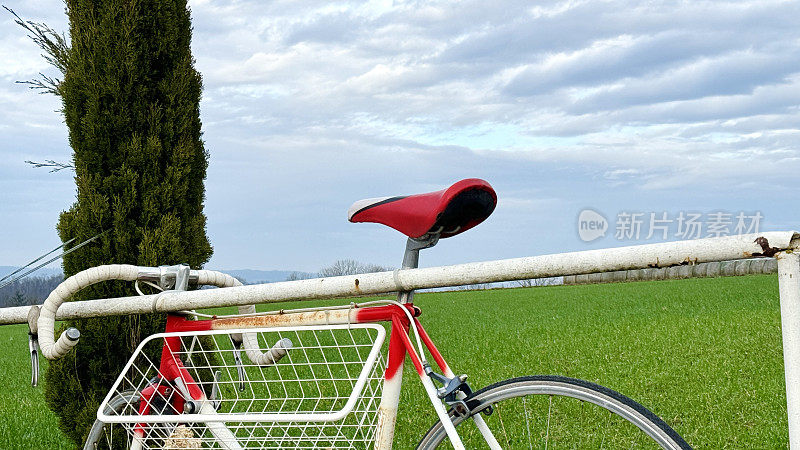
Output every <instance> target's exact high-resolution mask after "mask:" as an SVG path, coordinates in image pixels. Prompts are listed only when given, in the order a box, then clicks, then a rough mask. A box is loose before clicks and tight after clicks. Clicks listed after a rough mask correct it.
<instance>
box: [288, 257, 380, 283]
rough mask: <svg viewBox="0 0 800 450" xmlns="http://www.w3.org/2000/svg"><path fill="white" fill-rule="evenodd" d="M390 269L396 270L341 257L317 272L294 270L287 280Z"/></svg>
mask: <svg viewBox="0 0 800 450" xmlns="http://www.w3.org/2000/svg"><path fill="white" fill-rule="evenodd" d="M389 270H394V267H386V266H379V265H377V264H370V263H362V262H359V261H356V260H354V259H340V260H338V261H336V262H335V263H333V264H331V265H330V266H327V267H323V268H322V269H320V271H319V272H317V273H308V272H292V273H290V274H289V276H288V277H286V281H296V280H307V279H309V278H324V277H338V276H342V275H358V274H360V273H372V272H386V271H389Z"/></svg>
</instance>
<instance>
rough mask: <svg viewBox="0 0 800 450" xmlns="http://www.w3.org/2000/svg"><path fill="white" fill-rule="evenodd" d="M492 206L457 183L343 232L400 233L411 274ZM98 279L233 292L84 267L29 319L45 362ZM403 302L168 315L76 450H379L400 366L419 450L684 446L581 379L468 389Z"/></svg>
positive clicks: (227, 283) (193, 275)
mask: <svg viewBox="0 0 800 450" xmlns="http://www.w3.org/2000/svg"><path fill="white" fill-rule="evenodd" d="M496 201H497V197H496V194H495V192H494V190H493V189H492V188H491V186H490V185H489V184H488V183H486V182H485V181H483V180H477V179H467V180H462V181H460V182H458V183H456V184H454V185H452V186H451V187H449V188H448V189H445V190H442V191H438V192H433V193H428V194H420V195H412V196H406V197H390V198H375V199H368V200H362V201H359V202H356V203H355V204H354V205H353V207H352V208H351V209H350V213H349V218H350V221H352V222H376V223H382V224H385V225H388V226H390V227H392V228H395V229H397V230H398V231H401V232H403V233H404V234H406V235H407V236H408V243H407V245H406V250H405V255H404V258H403V266H402V267H403V269H407V268H416V267H417V265H418V261H419V251H420V250H421V249H425V248H429V247H432V246H434V245H435V244H436V243H437V242H438V240H439V239H442V238H447V237H451V236H455V235H456V234H459V233H462V232H464V231H466V230H468V229H469V228H472V227H474V226H475V225H477V224H479V223H480V222H482V221H483V220H485V219H486V218H487V217H488V216H489V215H490V214H491V213H492V211H493V210H494V207H495V204H496ZM400 270H402V269H400ZM105 280H128V281H134V282H136V283H137V286H136V288H137V290H139V284H138V283H147V284H150V285H152V286H154V287H156V288H158V289H159V290H182V289H187V288H188V287H189V286H190V285H196V286H202V285H212V286H217V287H222V288H225V287H232V286H236V285H239V284H240V283H239V282H238V281H236V280H235V279H234V278H232V277H230V276H228V275H225V274H221V273H219V272H213V271H206V270H191V269H190V268H189V267H187V266H170V267H160V268H147V267H136V266H127V265H111V266H100V267H95V268H92V269H88V270H86V271H83V272H81V273H78V274H76V275H74V276H72V277H70V278H68V279H67V280H65V281H64V283H62V284H61V285H60V286H59V287H58V288H57V289H56V290H55V291H53V293H52V294H51V295H50V296H49V297H48V299H47V301H46V302H45V304H44V306H43V307H42V309H41V314H40V316H39V318H38V333H39V341H40V343H41V351H42V353H43V354H44V355H45V356H46V357H47V358H50V359H53V358H58V357H60V356H63V355H64V354H65V353H66V352H67V351H69V350H70V349H71V348H72V347H73V346H75V345H76V344H77V342H78V339H79V336H80V333H78V331H77V330H76V329H74V328H71V329H69V330H66V331H65V332H64V333H62V335H61V336H60V337H59V339H58V340H57V341H56V340H55V339H54V336H55V333H54V321H55V317H56V311H57V309H58V307H59V306H60V305H61V303H62V302H64V301H65V300H66V299H67V298H69V297H70V296H71V295H73V294H74V293H75V292H77V291H78V290H80V289H82V288H84V287H86V286H88V285H90V284H93V283H97V282H100V281H105ZM140 293H141V291H140ZM412 300H413V292H412V291H405V292H400V293H399V294H398V297H397V299H396V300H372V301H365V302H361V303H350V304H347V305H341V306H333V307H318V308H305V309H294V310H279V311H269V312H263V313H257V312H256V310H255V307H253V306H248V307H242V308H240V311H239V314H237V315H232V316H224V317H218V316H207V315H203V314H198V313H195V312H191V311H187V312H182V313H174V314H170V315H169V317H168V319H167V326H166V330H165V332H164V333H160V334H156V335H153V336H150V337H148V338H146V339H145V340H144V341H143V342H142V343H141V345H139V347H138V348H137V350H136V351H135V353H134V354H133V356H132V357H131V359H130V360H129V362H128V363H127V365H126V366H125V368H124V370H123V371H122V373H121V374H120V376H119V377H118V378H117V380H116V382H115V383H114V385H113V386H112V388H111V390H110V391H109V393H108V395H107V396H106V398H105V400H104V401H103V402H102V404H101V406H100V409H99V410H98V414H97V422H96V423H95V425H94V427H93V428H92V431H91V433H90V436H89V439H88V440H87V442H86V445H85V448H86V449H95V448H130V449H164V448H223V449H229V450H230V449H245V448H247V449H254V448H257V449H267V448H270V449H271V448H326V449H327V448H369V447H374V448H376V449H388V448H391V447H392V442H393V438H394V428H395V421H396V418H397V411H398V403H399V398H400V388H401V381H402V374H403V365H404V361H405V359H406V356H408V357H409V359H410V360H411V363H412V365H413V367H414V370H415V371H416V373H417V375H418V376H419V379H420V381H421V383H422V386H423V387H424V390H425V392H426V393H427V397H428V399H429V400H430V404H431V407H432V408H433V411H435V414H436V418H437V419H438V420H437V421H436V423H434V424H433V425H432V426H431V427H430V429H428V430H427V432H426V433H425V434H424V436H423V437H422V439H421V441H420V442H419V448H436V447H438V446H439V445H440V444H442V443H444V442H448V444H447V445H450V446H452V447H454V448H456V449H463V448H486V447H488V448H492V449H499V448H590V447H593V448H605V447H608V448H619V447H624V448H665V449H686V448H690V447H689V445H688V444H687V443H686V442H685V441H684V440H683V439H682V438H681V437H680V436H679V435H678V434H677V433H676V432H675V431H674V430H672V428H670V427H669V426H668V425H667V424H666V423H664V421H662V420H661V419H659V418H658V417H656V416H655V415H654V414H653V413H652V412H650V411H649V410H647V409H646V408H645V407H643V406H642V405H640V404H638V403H636V402H634V401H633V400H631V399H629V398H627V397H625V396H623V395H621V394H619V393H617V392H615V391H613V390H611V389H608V388H605V387H602V386H599V385H596V384H593V383H589V382H586V381H581V380H576V379H572V378H566V377H560V376H526V377H519V378H513V379H509V380H505V381H500V382H498V383H495V384H492V385H490V386H487V387H485V388H483V389H480V390H477V391H473V390H472V389H471V388H470V387H469V385H468V384H467V383H466V376H465V375H456V374H455V372H454V371H453V370H452V369H451V368H450V366H449V365H448V363H447V362H446V361H445V359H444V357H443V355H442V354H441V353H440V352H439V350H438V349H437V348H436V346H435V345H434V343H433V340H432V339H431V337H430V336H429V335H428V333H427V332H426V331H425V328H424V327H423V325H422V323H421V322H420V320H419V316H420V313H421V311H420V309H419V308H418V307H417V306H415V305H414V304H413V301H412ZM387 329H388V330H389V337H388V339H387V338H386V335H387ZM387 341H388V343H387ZM384 349H385V350H384ZM486 351H491V346H490V345H487V348H486ZM243 353H244V355H245V356H246V358H243V357H242V354H243ZM430 360H432V361H433V364H434V365H432V364H431V363H430V362H429V361H430Z"/></svg>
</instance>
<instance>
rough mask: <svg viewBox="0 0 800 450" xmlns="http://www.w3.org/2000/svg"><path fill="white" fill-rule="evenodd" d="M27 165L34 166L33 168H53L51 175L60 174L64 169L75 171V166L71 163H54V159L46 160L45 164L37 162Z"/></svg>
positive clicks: (29, 162)
mask: <svg viewBox="0 0 800 450" xmlns="http://www.w3.org/2000/svg"><path fill="white" fill-rule="evenodd" d="M25 162H26V163H28V164H30V165H32V166H33V167H37V168H38V167H51V168H52V170H50V173H53V172H58V171H60V170H64V169H72V170H75V166H74V165H72V164H69V163H62V162H58V161H53V160H52V159H46V160H45V161H44V162H36V161H27V160H26V161H25Z"/></svg>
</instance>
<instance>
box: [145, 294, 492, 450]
mask: <svg viewBox="0 0 800 450" xmlns="http://www.w3.org/2000/svg"><path fill="white" fill-rule="evenodd" d="M420 314H421V310H420V309H419V308H418V307H416V306H414V305H413V304H412V303H405V304H403V305H402V306H401V305H400V304H390V305H385V306H368V307H357V306H352V307H350V308H343V309H333V310H317V311H313V310H312V311H301V312H283V311H279V312H278V313H277V314H265V315H258V316H246V317H229V318H212V319H208V320H189V319H188V318H186V317H183V316H179V315H169V317H168V319H167V326H166V332H167V333H170V332H184V331H209V330H233V329H248V328H273V327H276V328H277V327H287V326H304V325H347V324H356V323H378V322H383V323H386V322H389V323H391V332H390V338H389V345H388V360H387V366H386V370H385V373H384V381H383V391H382V396H381V401H380V406H379V409H378V428H377V433H376V441H375V448H376V449H390V448H392V441H393V438H394V427H395V423H396V419H397V410H398V404H399V396H400V390H401V386H402V376H403V366H404V361H405V358H406V355H408V356H409V358H410V359H411V362H412V364H413V366H414V369H415V370H416V372H417V374H418V375H419V377H420V380H421V382H422V384H423V387H424V388H425V391H426V393H427V394H428V397H429V399H430V400H431V403H432V405H433V407H434V409H435V410H436V413H437V416H438V417H439V419H440V420H441V421H442V423H443V424H444V426H445V429H446V430H447V431H448V436H449V437H450V440H451V442H452V443H453V446H454V447H455V448H457V449H459V448H464V447H463V444H462V443H461V440H460V439H459V437H458V435H457V433H456V431H455V427H454V426H453V424H452V422H451V420H450V418H449V416H448V414H447V411H446V410H445V406H444V405H443V404H442V401H441V399H440V397H439V396H438V394H437V391H436V388H435V387H434V385H433V381H432V379H431V377H430V376H429V374H428V373H426V364H427V363H426V361H425V358H424V355H420V354H419V353H418V351H417V349H415V347H414V345H413V343H412V341H411V337H410V334H409V332H410V329H411V328H412V327H413V328H414V329H415V330H416V333H417V335H418V336H419V340H420V341H421V343H422V344H423V345H424V347H425V349H426V351H427V352H428V353H429V354H430V356H431V357H432V358H433V360H434V361H435V363H436V365H437V366H438V368H439V369H440V370H441V372H442V373H443V374H444V376H445V377H447V378H453V377H454V375H453V372H452V370H451V369H450V367H449V366H448V364H447V362H446V361H445V359H444V357H443V356H442V354H441V353H440V352H439V350H438V349H437V348H436V346H435V344H434V343H433V341H432V340H431V338H430V336H429V335H428V334H427V332H426V331H425V329H424V328H423V326H422V324H421V323H420V321H419V319H418V317H419V315H420ZM412 320H413V325H412ZM180 347H181V340H180V338H179V337H168V338H165V341H164V344H163V347H162V354H161V360H160V363H159V372H160V373H159V375H160V376H161V377H162V378H163V379H165V380H167V381H169V382H171V383H175V384H180V383H184V384H185V387H184V388H183V389H180V390H181V391H183V392H184V395H185V394H186V393H188V395H189V396H190V397H191V398H192V399H193V400H195V401H197V402H200V403H201V404H207V403H208V399H206V398H205V394H204V393H203V390H202V389H201V388H200V386H199V384H198V383H197V382H196V381H195V380H193V379H192V377H191V375H190V374H189V372H188V371H187V370H186V369H185V368H184V366H183V363H182V362H181V361H180V359H179V358H176V357H175V356H174V355H175V353H177V352H179V351H180ZM176 387H178V388H180V386H176ZM159 389H160V390H161V391H163V390H164V389H168V388H167V387H166V385H164V384H160V383H157V384H155V385H152V386H149V387H148V388H146V389H144V390H143V391H142V393H141V396H142V397H141V398H142V400H141V401H140V405H139V412H140V414H142V415H147V414H148V413H149V412H150V409H151V402H150V399H151V398H152V397H153V396H154V395H155V394H156V393H157V392H158V393H160V394H161V395H162V396H163V394H164V392H161V391H159ZM172 398H173V399H174V400H173V407H174V408H175V410H177V411H183V408H184V404H185V399H184V398H183V397H182V396H181V395H175V396H173V397H172ZM473 418H474V419H475V421H476V423H477V424H478V427H479V429H481V432H482V433H484V436H485V437H486V438H487V441H488V442H490V445H491V443H496V441H494V438H493V436H491V432H490V431H489V430H488V428H487V427H485V424H484V423H483V419H482V418H481V417H480V416H474V417H473ZM145 426H146V425H145V424H137V425H136V428H135V430H136V435H137V436H139V437H142V436H144V427H145ZM216 428H217V430H216V431H214V430H213V429H212V432H213V433H214V435H215V436H216V437H217V439H221V438H220V436H219V435H218V434H217V432H219V433H221V434H222V435H223V437H222V439H223V440H228V439H230V438H231V437H232V435H227V434H226V433H225V431H223V430H222V428H224V425H222V424H217V425H216ZM448 428H449V429H448ZM228 433H229V432H228ZM225 436H230V437H228V438H225ZM226 446H227V445H226ZM230 448H237V447H230ZM495 448H499V446H498V447H495Z"/></svg>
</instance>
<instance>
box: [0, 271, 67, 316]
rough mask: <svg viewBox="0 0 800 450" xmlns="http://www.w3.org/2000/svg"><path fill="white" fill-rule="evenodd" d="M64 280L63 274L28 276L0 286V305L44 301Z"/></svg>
mask: <svg viewBox="0 0 800 450" xmlns="http://www.w3.org/2000/svg"><path fill="white" fill-rule="evenodd" d="M63 280H64V277H63V276H61V275H50V276H45V277H28V278H23V279H22V280H19V281H15V282H14V283H11V284H9V285H8V286H5V287H3V288H0V307H3V308H5V307H8V306H28V305H39V304H41V303H44V299H46V298H47V296H48V295H50V291H52V290H53V289H55V288H56V286H58V284H59V283H61V282H62V281H63Z"/></svg>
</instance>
